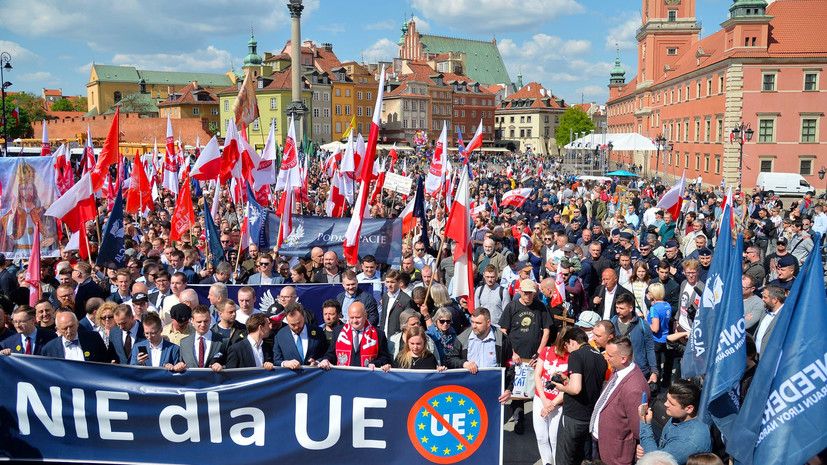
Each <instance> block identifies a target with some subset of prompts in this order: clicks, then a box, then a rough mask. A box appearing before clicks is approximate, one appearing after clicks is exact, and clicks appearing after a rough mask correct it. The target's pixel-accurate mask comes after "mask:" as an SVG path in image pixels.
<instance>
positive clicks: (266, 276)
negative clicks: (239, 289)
mask: <svg viewBox="0 0 827 465" xmlns="http://www.w3.org/2000/svg"><path fill="white" fill-rule="evenodd" d="M256 268H257V269H258V273H255V274H253V275H251V276H250V277H249V278H248V279H247V284H250V285H258V284H282V283H284V278H283V277H282V276H281V275H279V274H276V273H273V258H272V257H271V256H270V255H267V254H259V255H258V260H257V261H256Z"/></svg>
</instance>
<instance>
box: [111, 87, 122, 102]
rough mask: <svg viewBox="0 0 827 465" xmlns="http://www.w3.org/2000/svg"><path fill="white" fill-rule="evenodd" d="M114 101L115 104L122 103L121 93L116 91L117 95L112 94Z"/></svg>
mask: <svg viewBox="0 0 827 465" xmlns="http://www.w3.org/2000/svg"><path fill="white" fill-rule="evenodd" d="M112 99H113V100H114V101H115V103H118V102H120V101H121V91H119V90H116V91H115V93H114V94H112Z"/></svg>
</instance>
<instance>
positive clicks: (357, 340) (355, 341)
mask: <svg viewBox="0 0 827 465" xmlns="http://www.w3.org/2000/svg"><path fill="white" fill-rule="evenodd" d="M361 335H362V332H361V331H359V330H358V329H357V330H356V332H355V333H353V351H354V352H359V343H360V342H361V338H360V336H361Z"/></svg>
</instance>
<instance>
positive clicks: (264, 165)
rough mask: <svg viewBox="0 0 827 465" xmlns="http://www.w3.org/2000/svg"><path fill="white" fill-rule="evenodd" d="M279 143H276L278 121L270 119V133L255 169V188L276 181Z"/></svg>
mask: <svg viewBox="0 0 827 465" xmlns="http://www.w3.org/2000/svg"><path fill="white" fill-rule="evenodd" d="M278 158H279V154H278V144H277V143H276V122H275V120H272V121H270V134H269V135H268V136H267V142H266V143H265V144H264V151H263V152H261V155H260V156H259V160H258V163H257V166H256V169H255V170H254V171H253V181H254V182H253V189H255V190H259V189H261V188H262V186H269V185H270V184H275V183H276V160H278Z"/></svg>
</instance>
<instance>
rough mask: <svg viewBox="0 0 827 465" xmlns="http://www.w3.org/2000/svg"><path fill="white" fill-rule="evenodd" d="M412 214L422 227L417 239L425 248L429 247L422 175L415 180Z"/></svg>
mask: <svg viewBox="0 0 827 465" xmlns="http://www.w3.org/2000/svg"><path fill="white" fill-rule="evenodd" d="M413 216H414V218H417V221H419V227H420V228H421V229H422V234H421V235H420V236H419V240H420V241H422V243H423V244H425V248H426V249H430V248H431V241H430V240H429V239H428V219H427V218H426V217H425V183H424V182H423V180H422V176H419V177H418V178H417V180H416V197H414V207H413Z"/></svg>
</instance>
